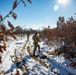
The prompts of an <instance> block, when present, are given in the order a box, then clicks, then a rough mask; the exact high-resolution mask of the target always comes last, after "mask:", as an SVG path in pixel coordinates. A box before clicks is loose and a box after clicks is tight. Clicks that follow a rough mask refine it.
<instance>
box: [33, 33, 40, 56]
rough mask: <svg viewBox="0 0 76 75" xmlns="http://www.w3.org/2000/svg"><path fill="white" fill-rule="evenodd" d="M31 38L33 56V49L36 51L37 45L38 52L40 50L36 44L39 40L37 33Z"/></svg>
mask: <svg viewBox="0 0 76 75" xmlns="http://www.w3.org/2000/svg"><path fill="white" fill-rule="evenodd" d="M33 40H34V42H33V43H34V51H33V55H34V56H35V51H36V49H37V47H38V50H39V52H40V45H39V44H38V42H39V37H38V36H37V33H35V35H34V36H33Z"/></svg>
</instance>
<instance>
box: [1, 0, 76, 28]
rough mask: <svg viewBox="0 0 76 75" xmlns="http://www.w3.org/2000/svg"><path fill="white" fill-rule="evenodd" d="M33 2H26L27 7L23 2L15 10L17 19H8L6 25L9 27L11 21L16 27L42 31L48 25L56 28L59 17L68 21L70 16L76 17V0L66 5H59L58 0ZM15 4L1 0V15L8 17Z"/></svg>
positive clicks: (12, 0)
mask: <svg viewBox="0 0 76 75" xmlns="http://www.w3.org/2000/svg"><path fill="white" fill-rule="evenodd" d="M18 1H20V0H18ZM31 1H32V4H30V3H28V2H27V0H25V2H26V7H25V6H24V5H23V3H22V2H21V3H20V4H19V5H18V7H17V8H16V9H15V10H14V12H15V13H16V14H17V19H16V20H14V19H13V18H12V17H10V18H6V19H5V20H4V24H6V26H7V20H9V21H10V22H11V23H12V24H13V25H14V26H17V25H20V26H21V27H22V26H24V25H26V26H25V27H26V28H33V29H39V28H40V29H41V28H42V27H46V26H48V25H50V26H51V27H56V22H57V20H58V17H59V16H64V17H65V18H66V19H67V18H68V17H70V16H74V17H75V12H76V11H75V10H76V6H75V4H74V1H75V0H67V3H66V4H65V5H63V4H61V3H58V0H31ZM13 2H14V0H0V14H2V15H3V16H5V15H7V14H8V12H9V11H10V10H11V9H12V5H13ZM56 6H57V7H56ZM55 7H56V8H55Z"/></svg>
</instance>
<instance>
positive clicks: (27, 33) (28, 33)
mask: <svg viewBox="0 0 76 75" xmlns="http://www.w3.org/2000/svg"><path fill="white" fill-rule="evenodd" d="M26 35H27V41H29V35H30V32H29V30H28V31H27V32H26Z"/></svg>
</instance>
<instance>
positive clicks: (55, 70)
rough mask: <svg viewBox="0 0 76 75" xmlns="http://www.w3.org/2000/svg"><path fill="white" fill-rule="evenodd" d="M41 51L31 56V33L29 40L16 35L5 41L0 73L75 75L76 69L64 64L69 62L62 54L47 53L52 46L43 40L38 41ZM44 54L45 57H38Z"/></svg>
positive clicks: (7, 74) (14, 74)
mask: <svg viewBox="0 0 76 75" xmlns="http://www.w3.org/2000/svg"><path fill="white" fill-rule="evenodd" d="M39 44H40V47H41V48H40V50H41V52H40V53H38V51H36V54H38V55H39V57H35V58H34V57H31V56H30V53H33V48H34V45H33V41H32V35H31V36H30V40H29V41H26V37H23V38H21V37H17V40H9V41H8V42H6V45H7V50H6V51H4V52H3V53H2V54H1V53H0V55H1V57H2V63H1V64H0V73H1V74H0V75H16V74H17V73H19V75H76V69H75V68H73V67H70V66H69V67H68V66H66V65H67V64H69V63H70V61H69V60H65V58H64V54H61V55H59V56H54V55H48V54H47V51H48V52H51V51H53V50H54V47H53V46H50V47H49V46H47V45H46V44H45V42H44V41H41V42H39ZM42 56H46V57H45V58H40V57H42Z"/></svg>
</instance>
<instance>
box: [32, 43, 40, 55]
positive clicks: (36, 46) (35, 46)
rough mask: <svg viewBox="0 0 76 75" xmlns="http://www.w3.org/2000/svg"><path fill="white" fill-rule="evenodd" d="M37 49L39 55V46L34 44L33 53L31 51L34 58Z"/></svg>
mask: <svg viewBox="0 0 76 75" xmlns="http://www.w3.org/2000/svg"><path fill="white" fill-rule="evenodd" d="M37 48H38V51H39V53H40V45H39V44H34V51H33V55H34V56H35V52H36V50H37Z"/></svg>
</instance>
